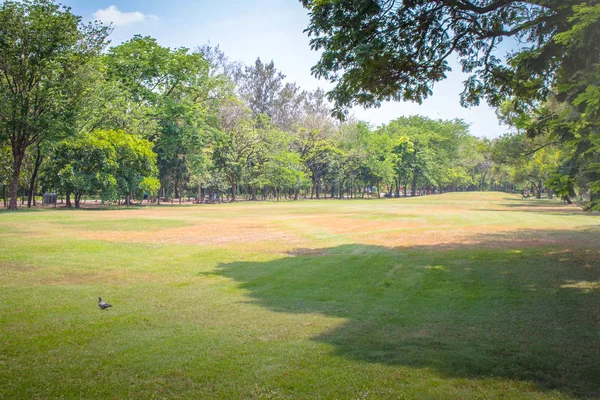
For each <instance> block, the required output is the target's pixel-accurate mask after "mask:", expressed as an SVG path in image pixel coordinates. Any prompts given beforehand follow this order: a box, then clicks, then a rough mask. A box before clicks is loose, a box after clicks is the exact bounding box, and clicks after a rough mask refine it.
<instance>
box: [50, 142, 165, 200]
mask: <svg viewBox="0 0 600 400" xmlns="http://www.w3.org/2000/svg"><path fill="white" fill-rule="evenodd" d="M155 163H156V154H154V153H153V152H152V144H151V143H150V142H148V141H147V140H144V139H139V138H136V137H135V136H133V135H130V134H127V133H124V132H123V131H111V130H97V131H94V132H92V133H87V134H83V135H80V136H79V137H77V138H73V139H66V140H63V141H61V142H59V143H58V144H57V145H56V146H55V147H54V149H53V152H52V155H51V157H50V162H49V163H48V166H47V167H46V170H45V173H44V176H45V179H44V180H45V186H46V187H53V188H56V189H60V190H62V191H63V192H64V193H65V194H66V197H67V207H70V206H71V202H70V194H73V195H74V201H75V208H79V206H80V200H81V198H82V196H83V195H85V194H100V196H101V197H102V199H103V200H109V201H118V200H119V199H120V198H121V197H125V201H126V204H130V197H131V195H132V193H134V192H136V191H138V192H141V191H149V192H155V191H156V190H158V185H159V184H158V180H157V179H156V173H157V171H156V165H155Z"/></svg>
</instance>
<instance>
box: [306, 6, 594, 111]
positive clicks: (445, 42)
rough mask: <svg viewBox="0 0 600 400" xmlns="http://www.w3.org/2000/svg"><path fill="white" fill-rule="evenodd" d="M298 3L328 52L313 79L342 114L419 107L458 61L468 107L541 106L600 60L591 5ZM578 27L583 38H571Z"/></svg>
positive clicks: (317, 45)
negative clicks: (386, 105) (515, 101)
mask: <svg viewBox="0 0 600 400" xmlns="http://www.w3.org/2000/svg"><path fill="white" fill-rule="evenodd" d="M301 2H302V3H303V5H304V6H305V7H306V8H308V9H309V11H310V17H311V21H310V25H309V27H308V28H307V32H308V34H309V35H310V36H311V37H312V39H311V46H312V48H313V49H315V50H322V51H323V53H322V56H321V60H320V61H319V62H318V63H317V65H315V66H314V67H313V73H314V74H315V75H316V76H318V77H324V78H326V79H328V80H330V81H331V82H335V83H336V84H337V85H336V87H335V88H334V89H333V90H332V91H331V92H330V96H331V98H332V99H333V100H335V103H336V110H337V111H338V112H342V111H343V110H344V109H345V108H346V107H348V106H352V105H354V104H361V105H366V106H373V105H377V104H378V103H379V102H381V101H383V100H413V101H417V102H421V101H422V100H423V99H425V98H426V97H427V96H428V95H429V94H430V93H431V88H432V85H433V84H434V83H435V82H438V81H440V80H442V79H444V78H445V77H446V74H447V72H448V71H450V63H449V60H451V55H455V56H457V57H458V59H459V61H460V64H461V66H462V69H463V71H464V72H466V73H469V74H470V77H469V78H468V79H467V80H466V81H465V90H464V92H463V93H462V96H461V102H462V103H463V105H465V106H471V105H476V104H479V102H480V100H481V99H482V98H485V99H487V101H488V102H489V103H490V104H492V105H498V104H499V102H500V101H501V100H502V99H503V98H506V97H509V96H518V97H519V98H521V99H524V100H530V99H541V98H544V97H545V96H546V94H547V93H548V90H549V89H550V88H552V87H553V86H555V85H556V84H557V83H559V82H558V81H559V80H561V79H563V80H564V79H572V78H573V75H574V74H581V73H584V74H585V73H588V72H589V71H590V70H591V69H592V68H593V66H594V65H597V63H598V59H599V57H600V56H599V54H600V53H599V52H598V46H599V44H598V43H600V40H599V38H598V36H599V32H600V29H598V27H599V22H598V19H597V15H596V18H595V19H594V15H595V14H598V13H599V12H600V10H599V7H600V6H599V5H598V4H597V3H598V2H597V1H594V0H592V1H588V2H587V5H586V3H582V2H581V0H564V1H549V0H534V1H516V0H472V1H469V0H437V1H425V0H405V1H394V0H344V1H336V0H301ZM582 20H583V22H584V23H582ZM576 25H577V26H578V28H577V35H576V37H574V36H575V35H570V36H569V35H568V34H567V32H570V31H571V30H572V29H573V27H574V26H576ZM507 38H510V39H511V41H510V43H509V46H508V47H507V46H504V47H501V46H500V43H501V42H502V41H503V40H504V39H507ZM507 48H513V49H514V51H513V52H512V53H510V54H509V55H507V57H506V58H504V57H503V54H499V53H502V52H506V49H507ZM579 78H581V77H579Z"/></svg>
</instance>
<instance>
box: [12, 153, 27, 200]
mask: <svg viewBox="0 0 600 400" xmlns="http://www.w3.org/2000/svg"><path fill="white" fill-rule="evenodd" d="M24 157H25V150H24V149H23V151H20V149H19V151H16V152H15V150H13V173H12V180H11V181H10V190H9V197H10V203H9V204H8V209H9V210H16V209H17V208H18V204H17V191H18V189H19V175H20V174H21V165H22V164H23V158H24Z"/></svg>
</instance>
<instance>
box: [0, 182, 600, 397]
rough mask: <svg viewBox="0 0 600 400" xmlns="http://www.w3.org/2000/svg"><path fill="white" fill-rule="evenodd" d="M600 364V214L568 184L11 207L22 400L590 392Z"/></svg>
mask: <svg viewBox="0 0 600 400" xmlns="http://www.w3.org/2000/svg"><path fill="white" fill-rule="evenodd" d="M98 296H102V297H103V299H104V300H106V301H107V302H109V303H111V304H113V307H112V308H110V309H108V310H104V311H102V310H100V309H99V308H98V306H97V297H98ZM598 360H600V216H599V215H597V214H587V213H584V212H582V211H580V210H579V209H577V208H574V207H569V206H566V205H563V204H561V203H560V202H559V201H555V200H534V199H527V200H521V198H520V196H517V195H509V194H502V193H451V194H445V195H439V196H427V197H421V198H408V199H381V200H323V201H299V202H281V203H275V202H261V203H240V204H220V205H197V206H182V207H178V206H161V207H141V208H129V209H124V208H118V209H107V210H98V209H88V210H61V209H58V210H53V209H51V210H31V211H19V212H0V398H4V399H32V398H41V399H48V398H69V399H81V398H88V399H123V398H140V399H152V398H157V399H159V398H189V399H200V398H219V399H221V398H222V399H239V398H247V399H263V398H264V399H317V398H322V399H459V398H460V399H496V398H502V399H588V398H600V363H599V361H598Z"/></svg>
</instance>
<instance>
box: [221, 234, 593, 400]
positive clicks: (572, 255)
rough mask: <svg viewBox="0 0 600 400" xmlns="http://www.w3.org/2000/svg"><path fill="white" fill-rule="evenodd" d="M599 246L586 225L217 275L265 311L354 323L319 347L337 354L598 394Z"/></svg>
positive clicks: (335, 255)
mask: <svg viewBox="0 0 600 400" xmlns="http://www.w3.org/2000/svg"><path fill="white" fill-rule="evenodd" d="M540 237H541V238H542V239H541V240H540ZM599 238H600V231H599V230H598V229H586V228H582V229H581V230H579V231H577V232H565V231H552V230H545V231H539V230H538V231H533V230H532V231H526V232H522V233H520V234H519V235H518V236H515V235H512V236H508V235H485V236H481V237H480V238H479V240H478V241H477V243H476V244H471V245H468V246H466V245H463V244H460V243H456V244H449V245H445V246H413V247H407V248H386V247H380V246H368V245H343V246H339V247H335V248H329V249H325V250H322V251H315V250H300V251H298V252H295V253H294V254H290V255H289V256H288V257H284V258H282V259H279V260H276V261H271V262H266V263H254V262H237V263H230V264H223V265H220V267H219V269H218V273H219V274H221V275H222V276H225V277H228V278H231V279H234V280H235V281H237V282H239V285H240V286H241V287H243V288H244V289H246V290H248V291H249V293H250V296H251V298H252V300H251V301H253V302H256V303H257V304H260V305H261V306H264V307H268V308H269V309H272V310H275V311H278V312H282V313H320V314H324V315H328V316H335V317H341V318H345V319H347V322H346V323H345V324H343V325H341V326H339V327H338V328H336V329H334V330H332V331H330V332H326V333H323V334H322V335H320V336H317V337H315V338H314V340H317V341H321V342H325V343H328V344H331V345H333V346H334V348H335V349H336V350H335V351H336V353H337V354H338V355H340V356H342V357H347V358H350V359H355V360H362V361H367V362H373V363H385V364H391V365H404V366H413V367H422V368H432V369H435V370H437V371H439V372H440V373H442V374H444V375H446V376H448V377H466V378H473V379H477V378H484V377H490V376H494V377H504V378H509V379H515V380H524V381H531V382H534V383H535V384H536V385H537V386H538V388H539V390H559V391H561V392H564V393H568V394H570V395H574V396H577V397H581V398H584V397H597V396H600V363H599V362H598V360H600V247H599V246H598V245H599V244H600V240H599Z"/></svg>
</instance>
